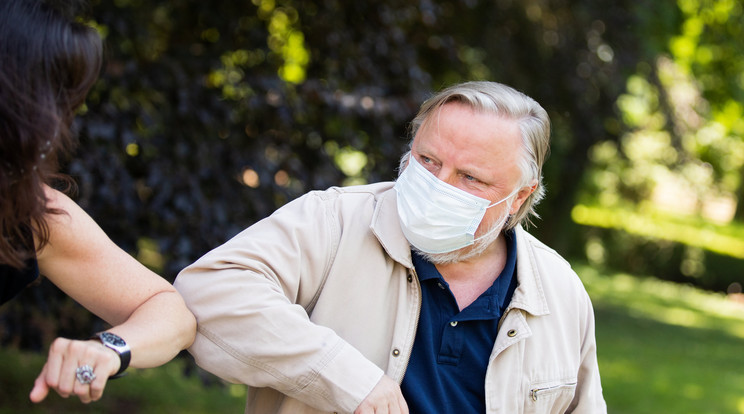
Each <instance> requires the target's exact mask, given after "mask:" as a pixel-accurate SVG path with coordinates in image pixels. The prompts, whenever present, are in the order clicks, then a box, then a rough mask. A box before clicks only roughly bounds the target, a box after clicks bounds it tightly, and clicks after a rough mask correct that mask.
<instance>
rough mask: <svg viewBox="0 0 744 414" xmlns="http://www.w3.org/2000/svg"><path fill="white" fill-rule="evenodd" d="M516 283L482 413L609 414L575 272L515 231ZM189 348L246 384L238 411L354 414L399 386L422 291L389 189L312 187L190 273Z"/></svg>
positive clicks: (181, 279) (587, 306)
mask: <svg viewBox="0 0 744 414" xmlns="http://www.w3.org/2000/svg"><path fill="white" fill-rule="evenodd" d="M516 234H517V278H518V281H519V285H518V287H517V290H516V291H515V292H514V296H513V298H512V301H511V304H510V305H509V308H508V310H507V312H506V314H505V316H504V317H503V318H502V320H501V328H500V329H499V334H498V337H497V339H496V343H495V344H494V347H493V353H492V355H491V362H490V364H489V367H488V372H487V375H486V383H485V387H486V395H487V397H486V398H487V399H488V401H487V407H488V413H504V414H517V413H563V412H574V413H590V414H601V413H605V412H606V407H605V403H604V400H603V398H602V389H601V385H600V378H599V370H598V367H597V358H596V352H595V351H596V349H595V339H594V316H593V310H592V306H591V303H590V301H589V298H588V296H587V294H586V291H585V290H584V288H583V286H582V284H581V282H580V280H579V278H578V277H577V276H576V274H575V273H574V272H573V271H572V270H571V268H570V266H569V264H568V263H567V262H566V261H565V260H563V259H562V258H561V257H560V256H559V255H558V254H557V253H555V252H554V251H553V250H551V249H549V248H547V247H546V246H545V245H543V244H542V243H540V242H539V241H537V240H536V239H534V238H533V237H532V236H530V235H529V234H527V233H526V232H525V231H524V230H522V229H521V228H517V233H516ZM175 286H176V288H177V289H178V290H179V292H181V294H182V295H183V297H184V299H185V300H186V303H187V305H188V306H189V308H190V309H191V310H192V311H193V312H194V314H195V315H196V318H197V321H198V333H197V337H196V341H195V342H194V344H193V346H192V347H191V348H190V349H189V351H190V352H191V353H192V354H193V355H194V357H195V359H196V362H197V363H198V364H199V365H200V366H201V367H203V368H204V369H206V370H208V371H210V372H212V373H214V374H216V375H218V376H220V377H221V378H223V379H225V380H227V381H231V382H235V383H242V384H247V385H249V388H248V397H247V404H246V413H256V414H264V413H287V414H298V413H329V412H346V413H350V412H353V411H354V410H355V409H356V407H357V406H358V405H359V404H360V403H361V401H362V400H363V399H364V398H365V397H366V396H367V394H368V393H369V392H370V391H371V390H372V388H373V387H374V386H375V385H376V384H377V382H378V380H380V378H381V376H382V375H383V373H385V374H387V375H388V376H390V377H392V378H394V379H396V380H398V381H399V382H400V381H401V380H402V378H403V375H404V374H405V371H406V365H407V361H408V358H409V355H410V353H411V348H412V346H413V340H414V336H415V331H416V324H417V322H418V316H419V310H420V301H421V294H420V287H419V284H418V279H417V277H416V274H415V271H414V268H413V265H412V263H411V251H410V247H409V244H408V242H407V241H406V239H405V237H404V236H403V234H402V232H401V230H400V225H399V223H398V217H397V209H396V195H395V191H394V190H393V189H392V183H389V182H388V183H378V184H372V185H367V186H359V187H347V188H331V189H329V190H327V191H316V192H311V193H308V194H307V195H305V196H303V197H301V198H299V199H297V200H295V201H293V202H291V203H289V204H287V205H286V206H284V207H282V208H280V209H279V210H277V211H276V212H275V213H274V214H273V215H271V216H270V217H268V218H266V219H264V220H262V221H260V222H258V223H256V224H255V225H253V226H251V227H250V228H248V229H246V230H245V231H243V232H242V233H240V234H238V235H237V236H235V237H234V238H233V239H232V240H230V241H228V242H227V243H225V244H224V245H222V246H220V247H218V248H216V249H215V250H213V251H211V252H209V253H207V254H206V255H205V256H204V257H202V258H201V259H199V260H198V261H196V262H195V263H194V264H193V265H191V266H189V267H188V268H186V269H184V270H183V272H181V273H180V274H179V276H178V278H177V279H176V281H175Z"/></svg>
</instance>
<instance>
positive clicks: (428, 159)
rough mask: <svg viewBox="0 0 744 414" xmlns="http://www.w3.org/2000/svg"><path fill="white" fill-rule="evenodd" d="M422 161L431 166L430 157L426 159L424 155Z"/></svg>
mask: <svg viewBox="0 0 744 414" xmlns="http://www.w3.org/2000/svg"><path fill="white" fill-rule="evenodd" d="M421 161H422V162H424V163H426V164H429V163H430V162H431V158H429V157H424V156H423V155H422V156H421Z"/></svg>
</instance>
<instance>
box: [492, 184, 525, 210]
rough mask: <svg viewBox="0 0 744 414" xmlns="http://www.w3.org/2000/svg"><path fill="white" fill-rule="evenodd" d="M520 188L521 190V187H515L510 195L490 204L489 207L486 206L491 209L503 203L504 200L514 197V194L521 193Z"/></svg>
mask: <svg viewBox="0 0 744 414" xmlns="http://www.w3.org/2000/svg"><path fill="white" fill-rule="evenodd" d="M519 190H521V188H515V189H514V191H512V192H511V194H509V195H508V196H506V197H504V198H502V199H501V200H499V201H497V202H495V203H493V204H491V205H489V206H488V207H486V209H489V208H491V207H494V206H497V205H499V204H501V203H503V202H504V201H506V200H508V199H510V198H512V197H514V195H516V194H517V193H519Z"/></svg>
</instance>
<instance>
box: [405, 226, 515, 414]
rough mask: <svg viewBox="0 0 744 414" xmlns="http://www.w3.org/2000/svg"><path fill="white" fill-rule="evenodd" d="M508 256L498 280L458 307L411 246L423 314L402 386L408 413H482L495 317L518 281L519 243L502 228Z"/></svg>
mask: <svg viewBox="0 0 744 414" xmlns="http://www.w3.org/2000/svg"><path fill="white" fill-rule="evenodd" d="M506 235H507V237H506V246H507V259H506V265H505V266H504V270H503V271H502V272H501V274H500V275H499V277H498V278H497V279H496V281H495V282H494V283H493V285H491V287H489V288H488V289H487V290H486V291H485V292H483V294H481V295H480V297H478V299H476V300H475V302H473V303H471V304H470V305H469V306H468V307H466V308H465V309H463V310H462V311H460V310H459V307H458V306H457V301H456V300H455V296H454V295H453V294H452V291H451V290H450V288H449V285H448V284H447V282H445V280H444V278H443V277H442V275H441V274H440V273H439V271H438V270H437V268H436V267H435V266H434V264H432V263H431V262H428V261H426V260H425V259H423V258H422V257H421V256H419V255H418V254H416V253H415V252H414V254H413V265H414V267H415V268H416V273H417V274H418V277H419V280H420V281H421V294H422V298H421V317H420V319H419V323H418V329H417V331H416V339H415V342H414V344H413V352H412V354H411V359H410V361H409V363H408V368H407V369H406V375H405V377H403V383H402V384H401V389H402V391H403V396H404V397H405V399H406V403H407V404H408V408H409V410H410V412H411V413H427V414H430V413H455V414H464V413H485V412H486V400H485V378H486V368H487V367H488V360H489V357H490V355H491V351H492V349H493V344H494V342H495V341H496V333H497V332H498V324H499V319H501V315H503V313H504V311H505V310H506V307H507V306H508V305H509V302H511V297H512V295H513V293H514V289H516V287H517V278H516V277H515V273H516V263H517V243H516V240H515V237H514V231H509V232H506Z"/></svg>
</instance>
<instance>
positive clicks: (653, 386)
mask: <svg viewBox="0 0 744 414" xmlns="http://www.w3.org/2000/svg"><path fill="white" fill-rule="evenodd" d="M575 267H576V271H577V272H578V273H579V275H581V277H582V279H583V281H584V284H585V285H586V287H587V290H588V291H589V294H590V296H591V297H592V300H593V303H594V307H595V311H596V316H597V342H598V349H599V351H598V352H599V364H600V371H601V374H602V386H603V388H604V395H605V399H606V400H607V405H608V408H609V413H610V414H667V413H673V414H744V304H740V303H734V302H733V301H731V300H728V299H727V298H726V297H725V296H724V295H721V294H714V293H710V292H704V291H701V290H699V289H695V288H692V287H689V286H682V285H678V284H673V283H670V282H662V281H659V280H656V279H653V278H638V277H633V276H629V275H624V274H612V273H610V274H608V272H604V271H601V272H600V271H598V270H596V269H594V268H592V267H590V266H588V265H584V264H579V265H577V266H575ZM43 362H44V358H43V356H42V355H36V354H29V353H20V352H17V351H13V350H7V349H0V373H1V375H0V414H3V413H187V414H188V413H241V412H243V406H244V399H245V388H243V387H242V386H236V385H223V384H220V383H217V385H214V386H209V387H207V386H204V385H203V384H202V382H201V381H200V380H199V379H198V377H197V376H189V377H185V376H184V375H183V371H184V361H183V360H176V361H174V362H171V363H169V364H167V365H165V366H163V367H159V368H155V369H150V370H130V371H132V372H131V373H130V374H129V375H128V376H127V377H125V378H122V379H119V380H116V381H112V382H110V383H109V384H108V385H107V387H106V392H105V393H104V397H103V398H102V400H101V401H98V402H95V403H92V404H90V405H83V404H81V403H80V402H79V401H78V400H77V399H75V398H69V399H63V398H61V397H59V396H58V395H56V394H54V395H50V397H48V398H47V400H45V401H44V402H43V403H41V404H37V405H35V404H32V403H30V402H29V401H28V393H29V391H30V390H31V387H32V385H33V381H34V378H35V377H36V375H37V374H38V372H39V370H40V369H41V366H42V364H43ZM210 378H211V379H212V380H214V377H210Z"/></svg>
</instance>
